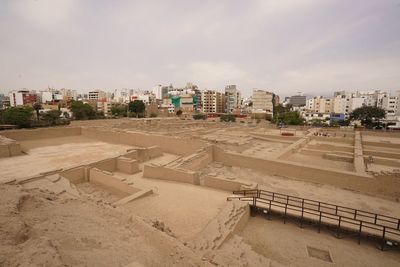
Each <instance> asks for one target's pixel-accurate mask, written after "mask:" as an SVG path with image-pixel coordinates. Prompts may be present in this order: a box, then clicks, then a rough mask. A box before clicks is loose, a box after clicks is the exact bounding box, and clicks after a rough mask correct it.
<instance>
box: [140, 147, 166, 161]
mask: <svg viewBox="0 0 400 267" xmlns="http://www.w3.org/2000/svg"><path fill="white" fill-rule="evenodd" d="M162 155H163V151H162V149H161V148H160V147H158V146H151V147H146V148H138V149H137V150H136V159H137V160H138V161H140V162H144V161H148V160H151V159H154V158H157V157H161V156H162Z"/></svg>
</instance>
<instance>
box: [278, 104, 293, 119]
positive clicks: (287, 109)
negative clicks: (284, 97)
mask: <svg viewBox="0 0 400 267" xmlns="http://www.w3.org/2000/svg"><path fill="white" fill-rule="evenodd" d="M292 107H293V105H291V104H287V105H286V106H283V105H282V104H278V105H276V106H274V116H278V115H280V114H283V113H287V112H290V110H291V109H292Z"/></svg>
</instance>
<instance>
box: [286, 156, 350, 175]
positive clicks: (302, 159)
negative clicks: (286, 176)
mask: <svg viewBox="0 0 400 267" xmlns="http://www.w3.org/2000/svg"><path fill="white" fill-rule="evenodd" d="M286 161H293V162H298V163H303V164H305V165H309V166H316V167H322V168H331V169H341V170H345V171H354V166H353V163H349V162H344V161H337V160H329V159H323V158H321V157H319V156H309V155H303V154H299V153H296V154H292V155H290V156H289V157H288V158H287V159H286Z"/></svg>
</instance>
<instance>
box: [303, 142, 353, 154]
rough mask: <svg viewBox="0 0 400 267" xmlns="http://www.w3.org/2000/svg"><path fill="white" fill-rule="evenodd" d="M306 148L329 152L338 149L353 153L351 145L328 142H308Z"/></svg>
mask: <svg viewBox="0 0 400 267" xmlns="http://www.w3.org/2000/svg"><path fill="white" fill-rule="evenodd" d="M307 148H309V149H315V150H327V151H329V152H331V151H340V152H351V153H353V151H354V148H353V147H351V146H340V145H328V144H308V145H307Z"/></svg>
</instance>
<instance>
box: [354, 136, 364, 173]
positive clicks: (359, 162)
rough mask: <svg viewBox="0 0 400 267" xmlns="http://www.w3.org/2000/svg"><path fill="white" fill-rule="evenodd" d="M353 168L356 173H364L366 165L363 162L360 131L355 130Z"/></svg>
mask: <svg viewBox="0 0 400 267" xmlns="http://www.w3.org/2000/svg"><path fill="white" fill-rule="evenodd" d="M353 165H354V170H355V171H356V172H357V173H358V174H365V171H366V167H365V162H364V152H363V146H362V139H361V134H360V132H355V136H354V161H353Z"/></svg>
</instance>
